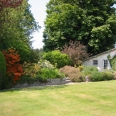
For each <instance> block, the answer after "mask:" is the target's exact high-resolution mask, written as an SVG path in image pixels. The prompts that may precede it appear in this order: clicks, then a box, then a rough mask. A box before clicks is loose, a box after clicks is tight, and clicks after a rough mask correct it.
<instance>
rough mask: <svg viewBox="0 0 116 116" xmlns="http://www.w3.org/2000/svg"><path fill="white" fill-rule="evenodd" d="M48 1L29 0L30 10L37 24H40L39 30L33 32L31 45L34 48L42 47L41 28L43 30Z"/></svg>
mask: <svg viewBox="0 0 116 116" xmlns="http://www.w3.org/2000/svg"><path fill="white" fill-rule="evenodd" d="M48 2H49V0H29V2H28V3H29V4H30V5H31V8H30V10H31V12H32V14H33V16H34V18H35V20H36V22H39V25H40V26H41V29H40V30H39V32H35V33H34V34H33V39H32V40H33V43H32V46H33V48H34V49H37V48H38V49H40V48H42V47H43V45H44V44H43V42H42V40H43V37H42V36H43V30H44V20H45V18H46V4H47V3H48Z"/></svg>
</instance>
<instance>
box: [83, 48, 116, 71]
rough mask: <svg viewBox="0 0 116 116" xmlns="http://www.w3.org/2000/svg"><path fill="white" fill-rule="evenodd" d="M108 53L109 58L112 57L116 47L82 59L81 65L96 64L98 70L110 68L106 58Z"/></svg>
mask: <svg viewBox="0 0 116 116" xmlns="http://www.w3.org/2000/svg"><path fill="white" fill-rule="evenodd" d="M108 55H110V56H111V58H113V57H114V56H115V55H116V47H115V48H113V49H111V50H108V51H106V52H103V53H100V54H97V55H95V56H92V57H89V58H87V59H86V60H84V61H83V65H84V66H96V67H97V68H98V69H99V70H102V69H111V66H110V63H109V60H108V59H107V56H108Z"/></svg>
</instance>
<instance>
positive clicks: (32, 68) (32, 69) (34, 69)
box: [23, 62, 41, 77]
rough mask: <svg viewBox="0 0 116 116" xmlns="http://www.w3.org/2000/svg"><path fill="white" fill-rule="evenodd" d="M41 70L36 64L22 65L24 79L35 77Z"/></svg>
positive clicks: (25, 63)
mask: <svg viewBox="0 0 116 116" xmlns="http://www.w3.org/2000/svg"><path fill="white" fill-rule="evenodd" d="M40 70H41V67H40V65H39V64H38V63H27V62H24V64H23V71H24V73H23V75H25V76H26V77H36V76H37V75H38V73H39V71H40Z"/></svg>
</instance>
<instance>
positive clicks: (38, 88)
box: [0, 84, 68, 92]
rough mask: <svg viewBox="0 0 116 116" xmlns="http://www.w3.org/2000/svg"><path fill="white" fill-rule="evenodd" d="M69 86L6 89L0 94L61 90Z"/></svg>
mask: <svg viewBox="0 0 116 116" xmlns="http://www.w3.org/2000/svg"><path fill="white" fill-rule="evenodd" d="M66 86H68V85H64V84H62V85H46V86H30V87H22V88H11V89H4V90H0V92H16V91H35V90H47V89H49V90H50V89H51V90H53V89H55V90H56V89H60V88H64V87H66Z"/></svg>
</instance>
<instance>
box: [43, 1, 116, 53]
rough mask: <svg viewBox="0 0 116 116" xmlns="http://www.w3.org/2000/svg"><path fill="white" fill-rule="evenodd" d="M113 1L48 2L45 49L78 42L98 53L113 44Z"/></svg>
mask: <svg viewBox="0 0 116 116" xmlns="http://www.w3.org/2000/svg"><path fill="white" fill-rule="evenodd" d="M115 3H116V0H96V1H95V0H50V1H49V3H48V4H47V11H46V12H47V17H46V20H45V22H44V23H45V29H44V33H43V37H44V40H43V42H44V50H45V51H49V50H53V49H61V48H62V47H63V46H64V45H65V44H67V43H69V41H70V40H72V41H80V42H81V44H84V45H85V46H87V48H88V52H89V53H92V54H97V53H100V52H103V51H105V50H108V49H110V48H112V46H113V44H114V42H115V41H116V36H115V35H116V13H115V10H116V9H115V8H114V7H113V5H114V4H115Z"/></svg>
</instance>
